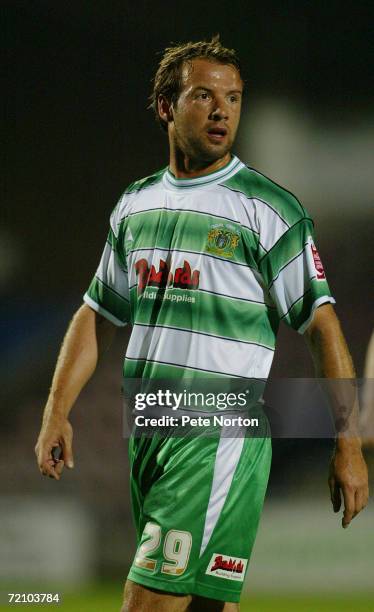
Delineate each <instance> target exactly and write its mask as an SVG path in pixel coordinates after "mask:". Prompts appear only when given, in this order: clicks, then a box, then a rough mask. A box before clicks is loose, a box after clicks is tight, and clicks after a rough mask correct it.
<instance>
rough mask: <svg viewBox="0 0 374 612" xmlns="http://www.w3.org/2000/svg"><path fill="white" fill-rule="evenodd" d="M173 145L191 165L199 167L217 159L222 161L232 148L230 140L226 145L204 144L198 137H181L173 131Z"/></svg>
mask: <svg viewBox="0 0 374 612" xmlns="http://www.w3.org/2000/svg"><path fill="white" fill-rule="evenodd" d="M175 144H176V146H177V149H178V150H179V151H180V152H181V153H182V154H183V155H185V156H186V157H188V158H189V160H190V161H191V162H192V164H193V165H196V166H197V167H198V166H201V165H204V164H212V163H214V162H216V161H218V160H219V159H222V158H223V157H225V156H226V155H227V153H229V152H230V150H231V147H232V144H233V143H232V141H231V139H230V140H228V142H227V144H226V145H223V144H219V143H217V144H213V143H212V144H210V143H204V142H203V139H202V138H199V137H197V136H196V137H191V138H188V137H183V136H182V135H181V134H180V133H179V131H178V130H177V129H176V130H175Z"/></svg>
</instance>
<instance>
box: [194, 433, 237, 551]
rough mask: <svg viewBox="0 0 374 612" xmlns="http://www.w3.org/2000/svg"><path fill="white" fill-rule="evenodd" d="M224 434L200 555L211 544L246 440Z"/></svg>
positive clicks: (217, 460)
mask: <svg viewBox="0 0 374 612" xmlns="http://www.w3.org/2000/svg"><path fill="white" fill-rule="evenodd" d="M223 434H224V431H223V432H222V435H223ZM222 435H221V438H220V441H219V443H218V448H217V454H216V460H215V464H214V474H213V484H212V489H211V492H210V497H209V503H208V508H207V512H206V516H205V525H204V533H203V539H202V542H201V548H200V557H201V556H202V554H203V553H204V551H205V549H206V547H207V545H208V544H209V540H210V538H211V536H212V533H213V530H214V528H215V526H216V524H217V521H218V519H219V516H220V514H221V511H222V508H223V505H224V503H225V501H226V497H227V495H228V493H229V490H230V487H231V482H232V479H233V477H234V474H235V470H236V467H237V465H238V463H239V459H240V455H241V453H242V449H243V445H244V440H245V438H244V437H238V438H224V437H222Z"/></svg>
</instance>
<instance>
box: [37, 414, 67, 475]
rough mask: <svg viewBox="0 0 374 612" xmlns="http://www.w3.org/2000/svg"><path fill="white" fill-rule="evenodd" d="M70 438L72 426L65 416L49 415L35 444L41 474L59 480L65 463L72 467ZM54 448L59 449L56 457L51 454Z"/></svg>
mask: <svg viewBox="0 0 374 612" xmlns="http://www.w3.org/2000/svg"><path fill="white" fill-rule="evenodd" d="M72 440H73V428H72V426H71V425H70V423H69V421H68V420H67V419H66V418H65V417H56V416H51V417H49V418H48V420H47V421H46V422H45V423H43V425H42V428H41V431H40V434H39V438H38V441H37V443H36V446H35V454H36V458H37V462H38V466H39V470H40V472H41V474H43V476H49V477H50V478H54V479H55V480H60V477H61V474H62V470H63V469H64V466H65V465H66V467H68V468H70V469H72V468H73V467H74V460H73V451H72ZM54 449H59V450H60V455H59V457H58V458H56V457H54V456H53V451H54Z"/></svg>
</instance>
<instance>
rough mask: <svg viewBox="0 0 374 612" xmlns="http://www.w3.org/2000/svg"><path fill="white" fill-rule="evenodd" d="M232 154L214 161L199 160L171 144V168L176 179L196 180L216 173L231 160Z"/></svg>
mask: <svg viewBox="0 0 374 612" xmlns="http://www.w3.org/2000/svg"><path fill="white" fill-rule="evenodd" d="M231 157H232V156H231V153H230V152H228V153H226V154H225V155H224V156H223V157H220V158H219V159H216V160H214V161H206V160H197V159H193V158H191V157H190V156H189V155H186V154H185V153H183V151H181V150H180V149H178V148H176V147H175V146H173V144H172V143H170V158H169V168H170V171H171V172H172V173H173V174H174V176H175V177H176V178H194V177H198V176H204V174H210V173H211V172H216V171H217V170H219V169H220V168H223V166H226V165H227V164H228V163H229V162H230V160H231Z"/></svg>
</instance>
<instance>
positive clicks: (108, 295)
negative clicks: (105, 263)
mask: <svg viewBox="0 0 374 612" xmlns="http://www.w3.org/2000/svg"><path fill="white" fill-rule="evenodd" d="M87 295H88V296H89V297H90V298H91V299H92V300H93V301H94V302H96V304H98V306H102V308H104V309H105V310H107V311H109V312H110V313H111V314H112V315H113V316H115V317H116V319H119V320H120V321H122V322H123V323H127V322H128V321H129V320H130V303H129V302H128V300H126V299H125V298H124V297H123V296H121V295H119V293H117V292H116V291H115V290H114V289H111V288H110V287H108V286H107V285H105V284H104V283H103V282H102V281H101V280H100V279H99V278H97V276H95V277H94V278H93V279H92V282H91V284H90V286H89V288H88V291H87Z"/></svg>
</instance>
